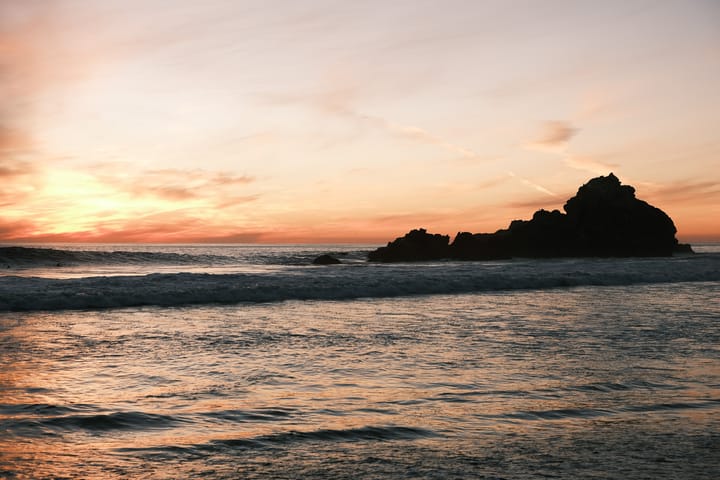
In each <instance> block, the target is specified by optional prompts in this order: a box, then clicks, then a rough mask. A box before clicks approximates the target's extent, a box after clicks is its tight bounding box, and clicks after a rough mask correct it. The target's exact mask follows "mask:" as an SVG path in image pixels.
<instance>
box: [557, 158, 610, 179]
mask: <svg viewBox="0 0 720 480" xmlns="http://www.w3.org/2000/svg"><path fill="white" fill-rule="evenodd" d="M563 161H564V162H565V165H567V166H568V167H571V168H574V169H576V170H582V171H584V172H590V173H592V174H596V175H607V174H608V173H610V172H612V171H617V169H618V167H619V165H618V164H616V163H604V162H600V161H598V160H595V159H593V158H590V157H588V156H578V155H566V156H565V158H564V159H563Z"/></svg>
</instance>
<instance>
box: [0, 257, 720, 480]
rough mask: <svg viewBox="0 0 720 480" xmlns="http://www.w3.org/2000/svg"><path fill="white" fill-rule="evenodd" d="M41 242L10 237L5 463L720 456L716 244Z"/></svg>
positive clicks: (98, 471)
mask: <svg viewBox="0 0 720 480" xmlns="http://www.w3.org/2000/svg"><path fill="white" fill-rule="evenodd" d="M32 247H33V248H30V249H16V248H12V247H9V246H0V478H2V479H77V478H87V479H106V478H143V479H145V478H147V479H150V478H152V479H175V478H204V479H219V478H222V479H225V478H228V479H230V478H262V479H268V478H269V479H287V478H326V479H338V478H363V479H366V478H369V479H372V478H377V479H411V478H412V479H416V478H437V479H446V478H488V479H531V478H561V479H578V478H603V479H604V478H608V479H609V478H613V479H620V478H631V479H716V478H718V472H720V245H717V244H705V245H694V248H695V250H696V252H698V253H696V254H695V255H682V256H676V257H671V258H609V259H574V258H571V259H557V260H547V259H546V260H533V259H514V260H506V261H489V262H453V261H442V262H425V263H405V264H371V263H367V262H366V261H365V258H366V255H367V252H368V251H370V250H372V249H373V248H374V246H372V245H293V246H287V245H284V246H258V245H166V246H160V245H77V244H73V245H59V244H54V245H42V246H38V245H34V246H32ZM324 253H330V254H332V255H334V256H336V257H337V258H338V259H340V260H341V261H342V262H343V263H342V264H340V265H330V266H314V265H311V264H310V263H311V261H312V259H313V258H315V257H316V256H318V255H320V254H324Z"/></svg>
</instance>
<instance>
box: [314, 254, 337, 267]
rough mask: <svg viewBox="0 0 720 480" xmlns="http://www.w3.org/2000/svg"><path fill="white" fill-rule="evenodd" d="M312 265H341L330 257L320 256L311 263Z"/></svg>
mask: <svg viewBox="0 0 720 480" xmlns="http://www.w3.org/2000/svg"><path fill="white" fill-rule="evenodd" d="M312 263H313V265H336V264H338V263H342V262H341V261H340V260H338V259H337V258H335V257H333V256H332V255H327V254H325V255H320V256H319V257H317V258H316V259H315V260H313V261H312Z"/></svg>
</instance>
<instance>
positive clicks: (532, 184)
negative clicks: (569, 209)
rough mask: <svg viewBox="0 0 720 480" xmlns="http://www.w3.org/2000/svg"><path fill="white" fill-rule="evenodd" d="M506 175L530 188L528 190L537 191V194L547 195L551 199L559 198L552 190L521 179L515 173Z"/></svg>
mask: <svg viewBox="0 0 720 480" xmlns="http://www.w3.org/2000/svg"><path fill="white" fill-rule="evenodd" d="M507 173H508V175H509V176H511V177H512V178H516V179H518V180H519V181H520V182H522V183H523V184H524V185H527V186H528V187H530V188H532V189H534V190H537V191H538V192H541V193H544V194H545V195H548V196H550V197H553V198H560V195H558V194H557V193H555V192H553V191H552V190H549V189H547V188H545V187H543V186H542V185H540V184H539V183H537V182H533V181H532V180H528V179H527V178H524V177H521V176H519V175H517V174H516V173H515V172H512V171H508V172H507Z"/></svg>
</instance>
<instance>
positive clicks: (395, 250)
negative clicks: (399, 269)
mask: <svg viewBox="0 0 720 480" xmlns="http://www.w3.org/2000/svg"><path fill="white" fill-rule="evenodd" d="M449 241H450V237H449V236H448V235H439V234H434V235H433V234H430V233H427V231H426V230H425V229H424V228H420V229H418V230H411V231H410V232H409V233H406V234H405V236H404V237H400V238H396V239H395V240H394V241H392V242H389V243H388V244H387V246H386V247H380V248H378V249H377V250H375V251H374V252H370V254H369V255H368V259H369V260H370V261H372V262H410V261H420V260H438V259H441V258H448V257H450V248H449V246H448V242H449Z"/></svg>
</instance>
